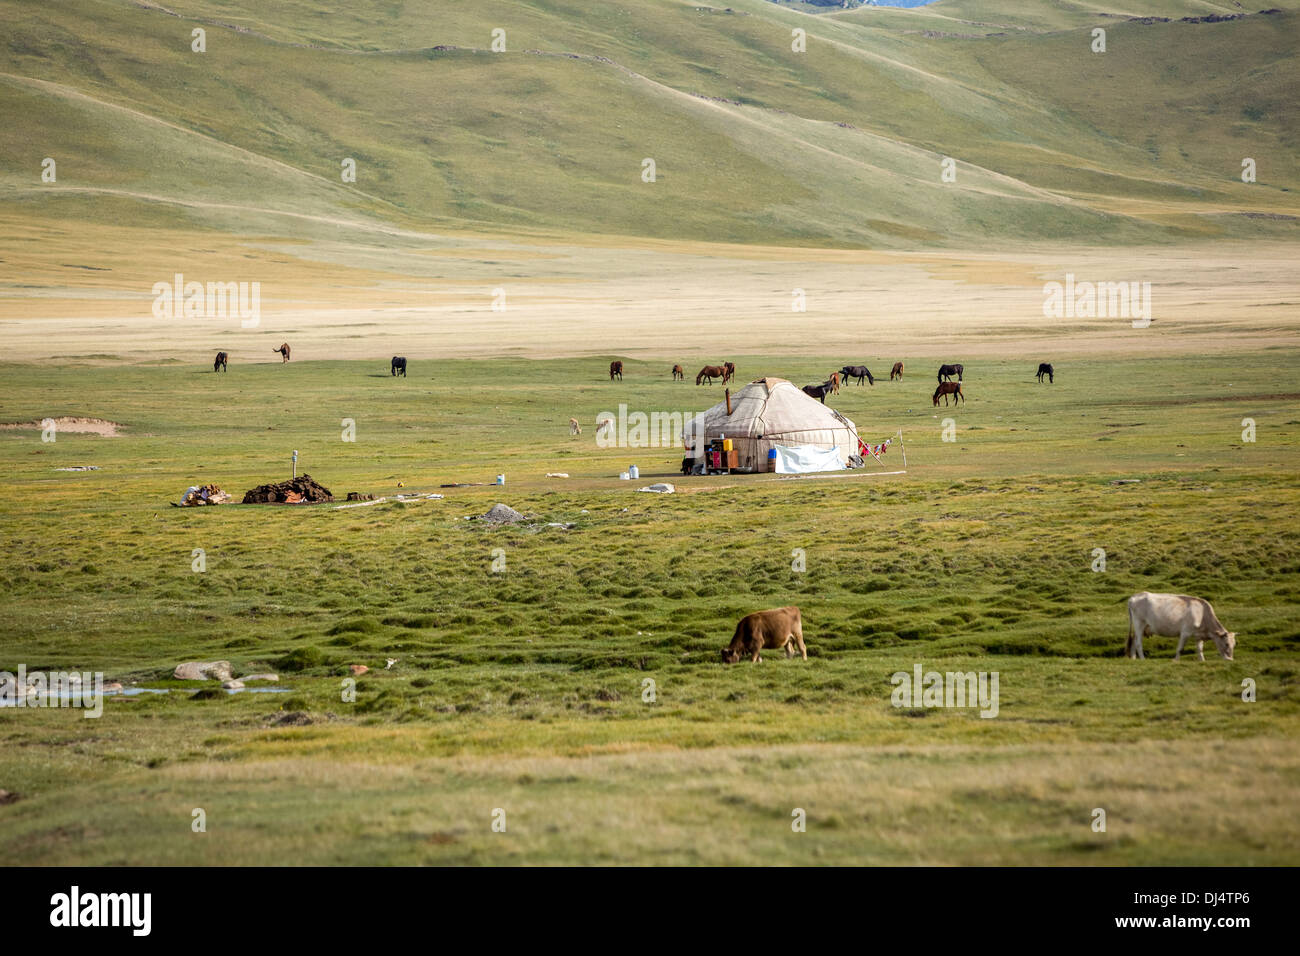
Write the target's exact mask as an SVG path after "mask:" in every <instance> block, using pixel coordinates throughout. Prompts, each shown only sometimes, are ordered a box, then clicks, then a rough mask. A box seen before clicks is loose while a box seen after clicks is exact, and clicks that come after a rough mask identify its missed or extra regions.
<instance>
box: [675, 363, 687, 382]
mask: <svg viewBox="0 0 1300 956" xmlns="http://www.w3.org/2000/svg"><path fill="white" fill-rule="evenodd" d="M678 379H681V380H682V381H683V382H684V381H686V372H685V370H684V369H683V368H682V367H681V366H680V365H674V366H673V381H674V382H675V381H677V380H678Z"/></svg>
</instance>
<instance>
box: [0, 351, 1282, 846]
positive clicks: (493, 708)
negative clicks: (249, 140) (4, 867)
mask: <svg viewBox="0 0 1300 956" xmlns="http://www.w3.org/2000/svg"><path fill="white" fill-rule="evenodd" d="M611 357H613V356H611ZM902 358H904V359H905V360H906V362H907V366H908V369H909V372H908V375H907V377H906V378H905V380H904V381H903V382H901V383H900V382H895V383H889V382H888V381H878V382H877V384H876V385H875V386H874V387H865V386H864V387H857V386H849V387H847V388H846V389H845V390H844V391H843V392H842V393H841V395H839V396H836V397H833V398H832V399H831V404H832V405H834V406H836V407H837V408H839V409H841V410H842V411H843V412H844V413H845V414H847V415H848V416H849V417H850V418H852V419H854V420H855V421H856V422H857V423H858V425H859V428H860V430H861V432H862V434H863V436H864V437H869V438H870V439H872V440H880V439H883V438H886V437H888V436H889V435H890V434H892V433H894V432H895V431H896V430H898V429H900V428H901V429H902V434H903V439H904V443H905V448H906V454H907V474H905V475H880V476H876V477H818V478H814V479H803V480H797V481H789V480H779V479H777V478H776V477H775V476H744V477H734V478H717V477H713V478H691V479H682V478H680V477H678V476H676V475H675V471H676V466H677V463H678V461H679V459H680V454H679V453H678V452H677V451H676V450H675V449H601V448H598V447H596V445H595V442H594V440H593V438H592V428H591V427H590V423H591V422H592V421H593V419H594V417H595V415H596V414H597V413H599V412H601V411H606V410H608V411H617V409H618V405H619V403H623V402H625V403H627V404H628V407H629V409H630V410H633V411H635V410H641V411H646V412H650V411H687V410H692V409H701V408H704V407H706V406H707V405H708V404H711V403H712V402H714V401H717V400H719V399H720V397H721V390H720V389H719V388H717V387H715V388H712V389H710V388H706V387H699V388H697V387H696V386H694V385H693V384H691V383H689V382H688V383H673V382H671V381H670V380H669V376H668V368H667V367H666V365H659V364H653V365H652V364H649V363H644V362H639V361H628V362H627V375H626V381H625V382H623V383H621V384H620V383H610V382H608V381H607V379H606V374H605V364H606V363H605V361H604V360H590V359H588V360H581V361H579V360H566V361H537V362H521V361H515V362H509V363H506V362H491V361H456V362H452V361H440V362H434V361H428V362H413V363H412V366H411V373H410V377H409V378H408V379H405V380H403V379H393V378H391V377H390V376H389V375H388V372H387V369H386V368H385V367H382V366H378V365H370V364H367V363H358V362H304V361H296V362H293V363H291V364H289V365H285V366H281V365H279V364H273V363H271V362H266V363H263V364H248V363H237V364H233V365H232V366H231V368H230V371H229V372H228V373H227V374H224V375H218V374H214V373H212V372H211V371H210V370H208V369H206V368H200V367H196V366H189V365H180V364H153V365H137V366H127V365H122V364H117V365H104V364H101V362H102V361H103V359H102V357H100V358H95V357H88V358H87V360H86V361H87V364H84V365H75V364H73V365H67V366H63V367H45V366H36V365H16V364H7V365H4V366H0V381H2V382H3V390H2V391H0V420H3V421H22V420H30V419H39V418H43V417H46V416H58V415H89V416H96V417H102V418H105V419H111V420H113V421H117V422H120V423H123V425H124V426H125V428H124V431H123V434H122V437H118V438H111V439H110V438H99V437H95V436H79V435H69V434H63V435H60V436H59V437H58V440H57V441H55V442H53V443H42V442H41V440H40V436H39V433H37V432H35V431H0V462H2V463H3V467H0V521H3V525H4V528H5V548H4V549H3V551H2V552H0V582H2V583H3V588H4V594H5V598H4V615H3V618H2V619H0V649H2V650H0V669H9V670H13V669H15V668H16V667H17V666H18V664H20V663H23V664H25V665H26V666H27V667H28V669H29V670H37V669H51V670H53V669H79V670H102V671H104V672H105V673H106V676H107V678H108V679H110V680H111V679H118V680H122V681H124V682H137V683H139V684H141V685H147V686H150V687H157V688H171V689H172V690H173V693H171V694H170V695H165V696H161V695H160V696H144V697H141V698H136V699H131V700H122V699H119V700H111V701H109V702H108V703H107V704H106V713H105V715H104V717H103V718H101V719H99V720H85V719H83V718H82V717H81V715H80V713H78V712H77V711H72V710H57V711H56V710H24V711H16V710H8V709H6V710H3V711H0V789H4V790H9V791H11V792H15V793H17V794H19V795H20V799H18V800H16V801H15V802H13V803H10V804H8V805H4V806H0V861H3V862H5V863H77V862H88V863H161V862H174V863H308V862H318V863H335V862H348V863H367V862H369V863H417V862H442V863H465V862H469V863H505V862H524V863H555V862H610V863H627V862H645V863H693V862H706V863H776V862H803V863H814V862H836V863H914V862H915V863H1028V862H1033V863H1048V864H1052V863H1090V864H1112V863H1140V864H1153V863H1172V864H1184V863H1218V864H1230V865H1231V864H1246V863H1253V864H1270V863H1287V864H1295V863H1296V862H1297V861H1298V854H1297V847H1298V846H1300V839H1297V838H1298V837H1300V832H1298V831H1300V827H1298V825H1297V823H1296V820H1295V816H1294V812H1293V810H1294V804H1295V798H1296V794H1297V789H1298V785H1300V751H1297V748H1296V746H1295V738H1296V732H1297V729H1300V697H1298V695H1297V684H1296V680H1297V676H1298V675H1300V665H1298V664H1297V662H1296V657H1295V652H1296V646H1297V641H1300V627H1298V626H1297V623H1296V620H1297V608H1298V607H1300V591H1298V590H1297V582H1296V574H1297V572H1298V571H1300V535H1297V528H1298V527H1300V526H1298V525H1297V522H1296V517H1297V515H1296V508H1297V506H1296V501H1297V497H1296V491H1297V480H1296V466H1297V463H1300V413H1298V410H1297V407H1296V404H1297V398H1300V392H1296V391H1292V390H1290V389H1291V386H1290V384H1289V383H1290V381H1291V379H1292V371H1293V369H1294V365H1295V358H1296V356H1295V354H1294V352H1293V351H1288V350H1274V351H1265V352H1254V353H1241V354H1235V355H1234V356H1233V357H1232V358H1231V360H1225V359H1223V358H1218V357H1216V358H1188V357H1176V358H1168V359H1160V358H1144V359H1134V358H1126V357H1123V356H1119V357H1115V356H1111V357H1106V358H1088V359H1079V360H1068V359H1062V360H1059V361H1057V362H1056V365H1057V381H1056V384H1055V385H1051V386H1048V385H1041V386H1040V385H1038V384H1037V383H1035V381H1034V378H1033V374H1032V373H1033V370H1034V368H1033V364H1032V363H1024V362H1006V361H981V362H970V363H967V372H966V386H965V387H966V391H967V394H968V399H969V400H968V402H967V404H965V405H963V406H961V407H959V408H957V409H944V408H943V407H940V408H939V409H938V410H937V411H936V410H935V409H933V408H932V407H931V406H930V398H929V394H930V391H931V390H932V389H933V382H932V373H931V372H929V371H928V370H929V369H930V368H931V365H932V363H929V362H924V363H923V362H922V361H921V360H915V361H913V360H912V359H910V358H907V357H906V356H902ZM277 362H278V359H277ZM737 364H738V365H739V367H740V373H741V379H742V381H743V380H748V379H750V378H753V377H756V376H758V375H760V374H775V375H782V376H785V377H789V378H791V379H793V380H794V381H796V382H799V383H802V382H806V381H814V380H819V379H820V378H821V377H822V376H823V374H824V372H825V370H826V369H828V368H830V367H833V366H834V365H837V364H839V363H838V362H837V361H836V360H834V359H833V358H830V357H828V358H826V359H825V360H823V361H812V360H802V359H801V360H797V361H782V360H777V359H773V358H771V357H763V356H757V355H753V356H741V357H739V358H738V359H737ZM889 364H890V363H889V362H888V361H887V360H885V359H880V360H878V361H873V362H872V365H873V371H876V372H885V371H886V370H887V368H888V365H889ZM570 415H573V416H576V417H578V418H579V419H580V420H582V422H583V423H584V425H586V426H587V428H586V433H585V434H584V435H583V436H582V437H581V438H573V439H571V438H570V437H569V435H568V429H567V420H568V418H569V416H570ZM345 418H351V419H353V420H354V421H355V423H356V439H357V440H356V441H355V442H344V441H342V440H341V435H340V432H341V426H342V420H343V419H345ZM945 418H952V419H953V420H954V423H955V426H956V441H953V442H945V441H943V440H942V434H941V430H942V428H943V425H944V422H943V420H944V419H945ZM1243 418H1252V419H1253V420H1254V421H1255V423H1256V427H1257V440H1256V441H1255V442H1253V443H1252V442H1245V441H1243V440H1242V428H1243V425H1242V420H1243ZM293 449H298V450H299V452H300V454H301V456H302V463H301V467H302V468H303V469H304V470H306V471H308V472H309V473H311V474H312V475H313V477H315V478H317V479H318V480H320V481H321V482H323V483H324V484H326V485H327V486H328V487H330V488H331V489H332V490H333V492H334V493H335V495H336V496H339V497H342V496H343V495H344V494H345V493H346V492H348V491H353V490H356V491H366V492H373V493H379V494H392V493H394V492H395V491H397V490H398V489H397V483H398V482H399V481H401V482H403V484H404V486H405V487H404V488H403V490H406V491H438V490H440V489H439V486H440V485H442V484H446V483H452V482H487V481H491V480H492V478H493V477H494V476H495V475H496V474H497V473H505V474H506V476H507V484H506V486H505V487H504V488H488V487H464V488H448V489H441V491H442V493H444V494H445V495H446V497H445V498H444V499H442V500H438V501H424V502H419V503H410V504H400V503H383V504H378V505H374V506H368V507H363V508H357V509H348V510H336V509H334V508H332V507H331V506H329V505H322V506H314V507H267V506H261V507H259V506H247V507H243V506H234V505H231V506H222V507H218V508H208V509H187V510H181V509H174V508H171V507H169V506H168V501H169V500H175V499H176V498H178V497H179V495H180V493H181V492H182V491H183V490H184V488H185V487H186V486H187V485H189V484H192V483H197V482H209V481H211V482H216V483H218V484H220V485H222V486H223V487H224V488H226V489H227V490H229V491H231V492H234V493H235V494H236V497H237V498H238V497H241V496H242V492H243V491H244V490H245V489H247V488H250V487H252V486H254V485H256V484H260V483H262V482H264V481H268V480H273V479H277V478H279V477H281V476H284V475H286V474H287V470H288V467H289V453H290V451H291V450H293ZM901 451H902V449H901V448H898V447H894V448H891V449H890V451H889V452H888V453H887V455H886V456H885V457H886V466H885V470H890V471H892V470H895V469H897V468H898V467H899V466H900V464H901V457H902V455H901ZM633 463H635V464H637V465H638V466H639V467H640V469H641V473H642V481H641V482H636V483H631V484H629V483H627V482H622V481H619V480H617V477H616V476H617V474H618V472H619V471H621V470H623V469H625V468H626V467H627V466H628V465H629V464H633ZM87 464H89V465H98V466H100V470H99V471H93V472H57V471H55V470H54V469H55V468H59V467H67V466H71V465H87ZM547 472H567V473H568V474H569V475H570V477H569V478H568V479H547V478H545V477H544V476H545V474H546V473H547ZM651 476H665V477H667V478H668V480H673V481H675V482H676V483H677V485H678V489H679V493H678V494H676V495H671V496H660V495H649V494H638V493H636V492H635V490H634V488H635V487H636V485H639V484H644V483H646V482H647V481H648V480H651ZM1126 478H1138V479H1140V482H1139V483H1135V484H1113V483H1112V482H1114V481H1116V480H1119V479H1126ZM496 501H502V502H504V503H506V504H510V505H512V506H513V507H515V508H517V509H518V510H520V511H522V512H524V513H525V514H526V515H528V516H529V517H530V518H532V519H533V521H532V522H531V523H530V524H528V525H527V526H518V527H511V528H493V527H488V526H485V525H483V524H482V523H479V522H473V521H466V520H464V518H465V517H466V516H468V515H474V514H481V513H482V512H483V511H485V510H486V509H487V508H488V507H489V506H490V505H491V504H493V503H494V502H496ZM549 522H561V523H572V524H573V527H572V528H568V529H566V528H561V527H548V526H547V523H549ZM196 548H202V549H204V551H205V552H206V561H207V570H206V571H205V572H203V573H195V572H194V571H193V570H192V568H191V562H192V557H191V555H192V552H193V549H196ZM1096 548H1103V549H1105V551H1106V561H1107V565H1106V570H1105V571H1104V572H1100V573H1098V572H1094V571H1093V570H1091V566H1092V565H1093V562H1094V549H1096ZM495 549H502V552H497V554H496V555H494V553H493V552H494V550H495ZM795 549H803V550H804V552H805V553H806V562H807V564H806V571H804V572H802V573H799V572H796V571H794V570H792V552H793V551H794V550H795ZM502 553H503V554H504V557H505V560H506V567H505V570H504V571H503V572H500V573H494V572H493V571H492V567H491V565H492V561H493V558H494V557H496V556H500V554H502ZM1142 589H1152V590H1170V591H1179V592H1187V593H1194V594H1199V595H1202V596H1205V597H1207V598H1209V599H1210V600H1212V601H1213V602H1214V605H1215V608H1216V610H1217V611H1218V614H1219V616H1220V618H1221V619H1222V620H1223V621H1224V622H1225V623H1226V624H1227V626H1228V627H1229V628H1230V629H1233V630H1236V631H1237V632H1238V634H1239V643H1238V647H1237V654H1236V659H1235V660H1234V661H1232V662H1227V661H1224V660H1222V659H1221V658H1219V657H1218V655H1217V654H1216V653H1215V652H1214V650H1213V648H1212V647H1209V648H1207V659H1206V661H1205V662H1204V663H1200V662H1197V661H1196V659H1195V654H1194V653H1190V654H1189V653H1187V652H1185V653H1184V657H1183V660H1181V661H1179V662H1177V663H1175V662H1173V661H1172V659H1171V658H1172V653H1173V641H1171V640H1168V639H1160V638H1150V639H1148V641H1147V651H1148V655H1149V657H1148V659H1147V660H1146V661H1128V660H1125V659H1123V658H1122V657H1121V656H1120V655H1121V651H1122V647H1123V642H1124V637H1125V633H1126V630H1127V621H1126V615H1125V610H1124V606H1123V600H1124V598H1125V597H1126V596H1127V595H1129V594H1131V593H1133V592H1135V591H1138V590H1142ZM787 603H794V604H798V605H799V606H800V607H801V608H802V609H803V614H804V621H805V625H804V626H805V635H806V638H807V641H808V646H809V660H808V661H807V662H803V661H786V660H784V659H782V658H781V657H780V656H779V655H772V656H769V657H767V658H765V660H764V662H763V663H762V664H759V665H750V664H743V665H736V666H732V667H724V666H723V665H721V664H720V663H718V661H717V655H718V649H719V648H720V647H721V646H722V645H723V644H724V643H726V641H727V640H728V639H729V638H730V635H731V631H732V629H733V627H734V623H735V621H736V619H737V618H738V617H739V616H741V615H743V614H745V613H747V612H749V611H752V610H757V609H760V608H764V607H772V606H777V605H782V604H787ZM1189 650H1190V649H1189ZM214 658H222V659H229V660H231V661H232V662H234V664H235V669H236V672H237V673H248V672H251V671H262V670H268V669H269V670H275V671H277V672H279V673H280V674H281V676H282V686H283V687H284V688H287V692H286V693H282V694H240V695H235V696H224V695H223V696H219V697H216V698H212V699H197V698H195V699H191V698H190V697H189V695H188V693H186V692H184V691H185V690H186V688H182V686H181V682H177V681H173V680H171V679H170V674H171V670H172V668H173V667H174V666H175V664H176V663H178V662H180V661H183V660H195V659H214ZM388 658H395V659H396V660H397V663H396V664H395V665H394V666H393V667H392V668H391V669H385V662H386V660H387V659H388ZM352 663H363V664H367V665H368V666H370V667H371V668H372V670H371V672H370V673H369V674H367V675H365V676H364V677H362V678H361V679H360V681H359V682H358V686H357V697H356V700H355V702H347V701H344V700H343V698H342V694H341V687H342V680H343V677H344V676H345V675H346V673H347V665H349V664H352ZM916 663H921V664H922V665H923V666H924V667H926V668H927V669H933V670H942V671H957V670H962V671H965V670H978V671H997V672H998V673H999V675H1000V710H999V714H998V716H997V717H996V718H993V719H981V718H980V717H979V716H978V714H977V713H976V711H974V710H936V709H929V710H925V709H920V708H910V709H907V708H895V707H892V706H891V704H890V692H891V690H892V687H891V684H890V675H891V674H892V673H894V672H895V671H899V670H903V671H910V670H911V669H912V667H913V665H914V664H916ZM1247 678H1250V679H1252V680H1254V681H1255V682H1256V685H1257V689H1258V700H1257V701H1256V702H1254V703H1246V702H1243V701H1242V699H1241V691H1242V681H1243V680H1245V679H1247ZM647 679H649V680H652V681H653V682H654V689H655V699H654V701H653V702H647V701H646V700H645V699H643V691H644V688H645V686H646V685H645V684H644V682H645V681H646V680H647ZM291 713H292V714H302V715H306V716H305V717H303V718H295V719H304V720H309V721H310V723H309V724H305V725H301V726H300V725H297V724H293V723H281V722H282V721H284V720H285V719H286V715H287V714H291ZM198 807H201V808H203V809H204V810H205V811H206V813H207V815H208V832H207V833H205V834H196V833H193V832H191V828H190V822H191V811H192V810H193V809H194V808H198ZM1097 807H1101V808H1104V809H1106V810H1107V813H1108V820H1109V824H1108V830H1107V832H1106V833H1094V832H1093V831H1092V830H1091V828H1090V824H1091V821H1092V816H1091V814H1092V811H1093V809H1094V808H1097ZM497 808H500V809H504V810H505V811H506V814H507V820H508V828H507V832H506V833H494V832H492V830H491V822H492V821H491V814H492V812H493V810H494V809H497ZM794 808H803V809H805V810H806V811H807V813H808V832H807V833H792V832H791V828H790V821H791V811H792V810H793V809H794Z"/></svg>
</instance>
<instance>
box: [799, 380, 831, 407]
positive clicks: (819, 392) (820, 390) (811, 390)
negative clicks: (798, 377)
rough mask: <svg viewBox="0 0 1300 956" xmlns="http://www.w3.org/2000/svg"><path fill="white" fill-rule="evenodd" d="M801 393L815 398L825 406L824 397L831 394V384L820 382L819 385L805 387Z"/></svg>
mask: <svg viewBox="0 0 1300 956" xmlns="http://www.w3.org/2000/svg"><path fill="white" fill-rule="evenodd" d="M803 393H804V394H805V395H807V396H809V397H810V398H815V399H817V401H819V402H821V403H822V404H823V405H825V404H826V396H827V395H829V394H830V393H831V383H830V382H822V383H821V384H820V385H805V386H804V387H803Z"/></svg>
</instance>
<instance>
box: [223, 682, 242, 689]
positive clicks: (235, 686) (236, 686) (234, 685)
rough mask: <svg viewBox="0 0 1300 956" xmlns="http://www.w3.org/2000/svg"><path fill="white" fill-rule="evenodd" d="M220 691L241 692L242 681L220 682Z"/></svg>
mask: <svg viewBox="0 0 1300 956" xmlns="http://www.w3.org/2000/svg"><path fill="white" fill-rule="evenodd" d="M221 689H222V690H243V689H244V682H243V681H242V680H223V681H222V682H221Z"/></svg>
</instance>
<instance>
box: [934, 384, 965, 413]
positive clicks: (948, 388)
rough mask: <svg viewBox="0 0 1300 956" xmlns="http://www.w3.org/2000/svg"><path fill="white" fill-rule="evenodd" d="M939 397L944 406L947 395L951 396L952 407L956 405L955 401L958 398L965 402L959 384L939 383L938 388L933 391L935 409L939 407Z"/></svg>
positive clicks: (946, 402) (946, 401)
mask: <svg viewBox="0 0 1300 956" xmlns="http://www.w3.org/2000/svg"><path fill="white" fill-rule="evenodd" d="M940 395H942V396H943V403H944V404H945V405H947V404H948V396H949V395H952V396H953V400H952V403H953V404H954V405H956V404H957V399H959V398H960V399H961V400H962V401H963V402H964V401H966V396H965V395H963V394H962V393H961V382H940V383H939V387H938V388H936V389H935V390H934V404H935V407H936V408H937V407H938V406H939V396H940Z"/></svg>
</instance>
